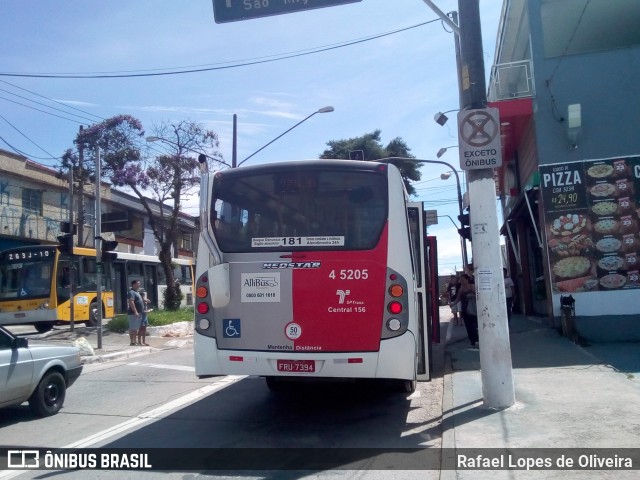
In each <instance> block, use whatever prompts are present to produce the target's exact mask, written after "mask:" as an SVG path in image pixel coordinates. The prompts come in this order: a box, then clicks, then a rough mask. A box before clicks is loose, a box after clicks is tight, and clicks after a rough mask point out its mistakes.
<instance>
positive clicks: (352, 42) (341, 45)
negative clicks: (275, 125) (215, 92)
mask: <svg viewBox="0 0 640 480" xmlns="http://www.w3.org/2000/svg"><path fill="white" fill-rule="evenodd" d="M439 21H440V19H434V20H429V21H427V22H422V23H418V24H415V25H411V26H408V27H403V28H399V29H396V30H392V31H390V32H385V33H380V34H376V35H371V36H369V37H364V38H360V39H356V40H350V41H346V42H342V43H338V44H330V45H325V46H321V47H317V48H310V49H307V50H302V51H294V52H290V53H283V54H276V55H271V56H268V57H257V58H255V59H248V60H247V61H242V60H240V61H230V62H222V63H225V64H226V63H231V64H230V65H220V64H209V65H215V66H206V65H203V66H202V67H200V66H197V67H194V68H190V67H175V68H173V69H167V71H144V70H143V71H142V72H144V73H117V72H115V73H93V74H91V73H86V74H73V73H11V72H0V77H20V78H56V79H61V78H75V79H96V78H135V77H159V76H167V75H183V74H187V73H201V72H211V71H215V70H227V69H230V68H239V67H247V66H251V65H259V64H263V63H272V62H277V61H281V60H288V59H291V58H297V57H304V56H307V55H313V54H316V53H322V52H328V51H331V50H336V49H339V48H344V47H349V46H353V45H357V44H360V43H364V42H369V41H371V40H377V39H379V38H383V37H387V36H390V35H395V34H397V33H401V32H405V31H408V30H411V29H414V28H418V27H422V26H425V25H428V24H430V23H434V22H439ZM134 71H135V70H134ZM137 71H138V72H140V70H137Z"/></svg>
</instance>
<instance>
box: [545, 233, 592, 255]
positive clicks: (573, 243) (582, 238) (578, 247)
mask: <svg viewBox="0 0 640 480" xmlns="http://www.w3.org/2000/svg"><path fill="white" fill-rule="evenodd" d="M548 245H549V250H550V251H551V253H553V254H554V255H556V256H558V257H559V258H563V257H575V256H580V255H586V254H588V253H589V252H590V251H591V249H592V248H593V240H592V239H591V237H590V236H587V235H583V234H581V233H580V234H578V235H574V236H573V237H564V238H552V239H550V240H549V244H548Z"/></svg>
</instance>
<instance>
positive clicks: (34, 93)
mask: <svg viewBox="0 0 640 480" xmlns="http://www.w3.org/2000/svg"><path fill="white" fill-rule="evenodd" d="M0 82H2V83H4V84H6V85H10V86H12V87H14V88H17V89H18V90H22V91H23V92H28V93H30V94H31V95H35V96H36V97H40V98H44V99H45V100H48V101H50V102H53V103H57V104H58V105H62V106H64V107H66V108H70V109H71V110H77V111H78V112H81V113H84V114H86V115H91V116H92V117H96V118H98V119H100V120H105V119H104V118H102V117H101V116H99V115H95V114H93V113H91V112H87V111H85V110H82V109H81V108H77V107H73V106H71V105H67V104H66V103H63V102H59V101H58V100H54V99H53V98H49V97H45V96H44V95H41V94H39V93H37V92H33V91H31V90H28V89H26V88H23V87H20V86H18V85H15V84H13V83H11V82H7V81H6V80H0ZM13 95H15V94H13ZM77 116H79V115H77ZM81 118H82V117H81ZM92 121H95V120H92Z"/></svg>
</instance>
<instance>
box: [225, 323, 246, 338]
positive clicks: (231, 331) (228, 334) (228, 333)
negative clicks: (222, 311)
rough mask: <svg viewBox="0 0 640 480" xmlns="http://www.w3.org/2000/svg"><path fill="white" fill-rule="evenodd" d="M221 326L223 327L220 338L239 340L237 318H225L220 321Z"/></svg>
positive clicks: (239, 331) (239, 333)
mask: <svg viewBox="0 0 640 480" xmlns="http://www.w3.org/2000/svg"><path fill="white" fill-rule="evenodd" d="M222 326H223V332H222V337H223V338H236V337H237V338H240V337H241V336H242V335H241V332H242V330H241V328H240V319H239V318H225V319H224V320H223V321H222Z"/></svg>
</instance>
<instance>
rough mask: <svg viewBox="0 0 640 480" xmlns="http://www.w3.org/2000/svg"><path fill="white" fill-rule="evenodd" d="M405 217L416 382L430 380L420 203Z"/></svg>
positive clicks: (422, 215) (425, 265) (429, 351)
mask: <svg viewBox="0 0 640 480" xmlns="http://www.w3.org/2000/svg"><path fill="white" fill-rule="evenodd" d="M407 216H408V218H409V229H410V231H411V248H412V256H413V262H414V270H415V280H416V294H417V302H418V305H417V308H418V319H417V320H418V322H417V323H418V376H417V379H418V381H427V380H430V379H431V368H432V366H433V365H432V364H433V362H432V359H431V316H430V315H429V297H428V294H427V288H428V282H427V273H426V272H427V271H428V265H427V256H426V253H427V248H426V245H425V232H426V224H425V221H424V210H423V204H422V202H412V203H408V204H407Z"/></svg>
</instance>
